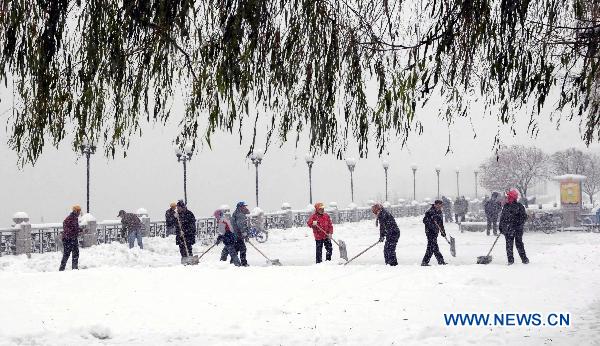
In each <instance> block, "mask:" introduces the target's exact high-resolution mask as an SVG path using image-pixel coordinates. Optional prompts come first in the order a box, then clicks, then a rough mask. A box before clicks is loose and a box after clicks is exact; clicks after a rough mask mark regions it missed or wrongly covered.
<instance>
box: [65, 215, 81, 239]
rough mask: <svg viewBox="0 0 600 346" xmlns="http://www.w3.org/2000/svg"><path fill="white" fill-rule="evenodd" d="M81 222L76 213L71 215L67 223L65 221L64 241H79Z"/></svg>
mask: <svg viewBox="0 0 600 346" xmlns="http://www.w3.org/2000/svg"><path fill="white" fill-rule="evenodd" d="M79 231H80V229H79V221H78V220H77V215H75V213H71V214H69V216H67V218H66V219H65V221H63V236H62V238H63V240H64V239H77V236H78V235H79Z"/></svg>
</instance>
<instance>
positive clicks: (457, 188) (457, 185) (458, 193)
mask: <svg viewBox="0 0 600 346" xmlns="http://www.w3.org/2000/svg"><path fill="white" fill-rule="evenodd" d="M455 171H456V196H457V197H460V184H459V183H458V175H459V174H460V168H458V167H456V168H455Z"/></svg>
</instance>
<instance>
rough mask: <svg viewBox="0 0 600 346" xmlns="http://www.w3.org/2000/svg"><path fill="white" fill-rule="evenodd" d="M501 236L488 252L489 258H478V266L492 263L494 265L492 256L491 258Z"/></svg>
mask: <svg viewBox="0 0 600 346" xmlns="http://www.w3.org/2000/svg"><path fill="white" fill-rule="evenodd" d="M501 234H502V233H499V234H498V236H497V237H496V240H494V244H492V248H491V249H490V251H489V252H488V254H487V256H477V264H490V263H492V256H490V254H491V253H492V250H493V249H494V246H495V245H496V242H497V241H498V238H500V235H501Z"/></svg>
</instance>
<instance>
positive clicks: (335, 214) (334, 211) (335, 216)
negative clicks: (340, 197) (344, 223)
mask: <svg viewBox="0 0 600 346" xmlns="http://www.w3.org/2000/svg"><path fill="white" fill-rule="evenodd" d="M329 208H331V210H330V211H329V217H330V218H331V222H332V223H334V224H335V223H340V211H339V210H338V207H337V203H335V202H331V203H329Z"/></svg>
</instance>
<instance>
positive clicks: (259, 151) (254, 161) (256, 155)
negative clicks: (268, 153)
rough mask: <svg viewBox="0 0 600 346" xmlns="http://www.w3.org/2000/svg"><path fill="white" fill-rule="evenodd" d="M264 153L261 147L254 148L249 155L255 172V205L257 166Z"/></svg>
mask: <svg viewBox="0 0 600 346" xmlns="http://www.w3.org/2000/svg"><path fill="white" fill-rule="evenodd" d="M264 155H265V153H264V151H263V150H262V149H256V150H255V151H253V152H252V154H251V155H250V160H252V164H253V165H254V167H255V172H256V206H257V207H258V166H259V165H260V163H261V161H262V159H263V156H264Z"/></svg>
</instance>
